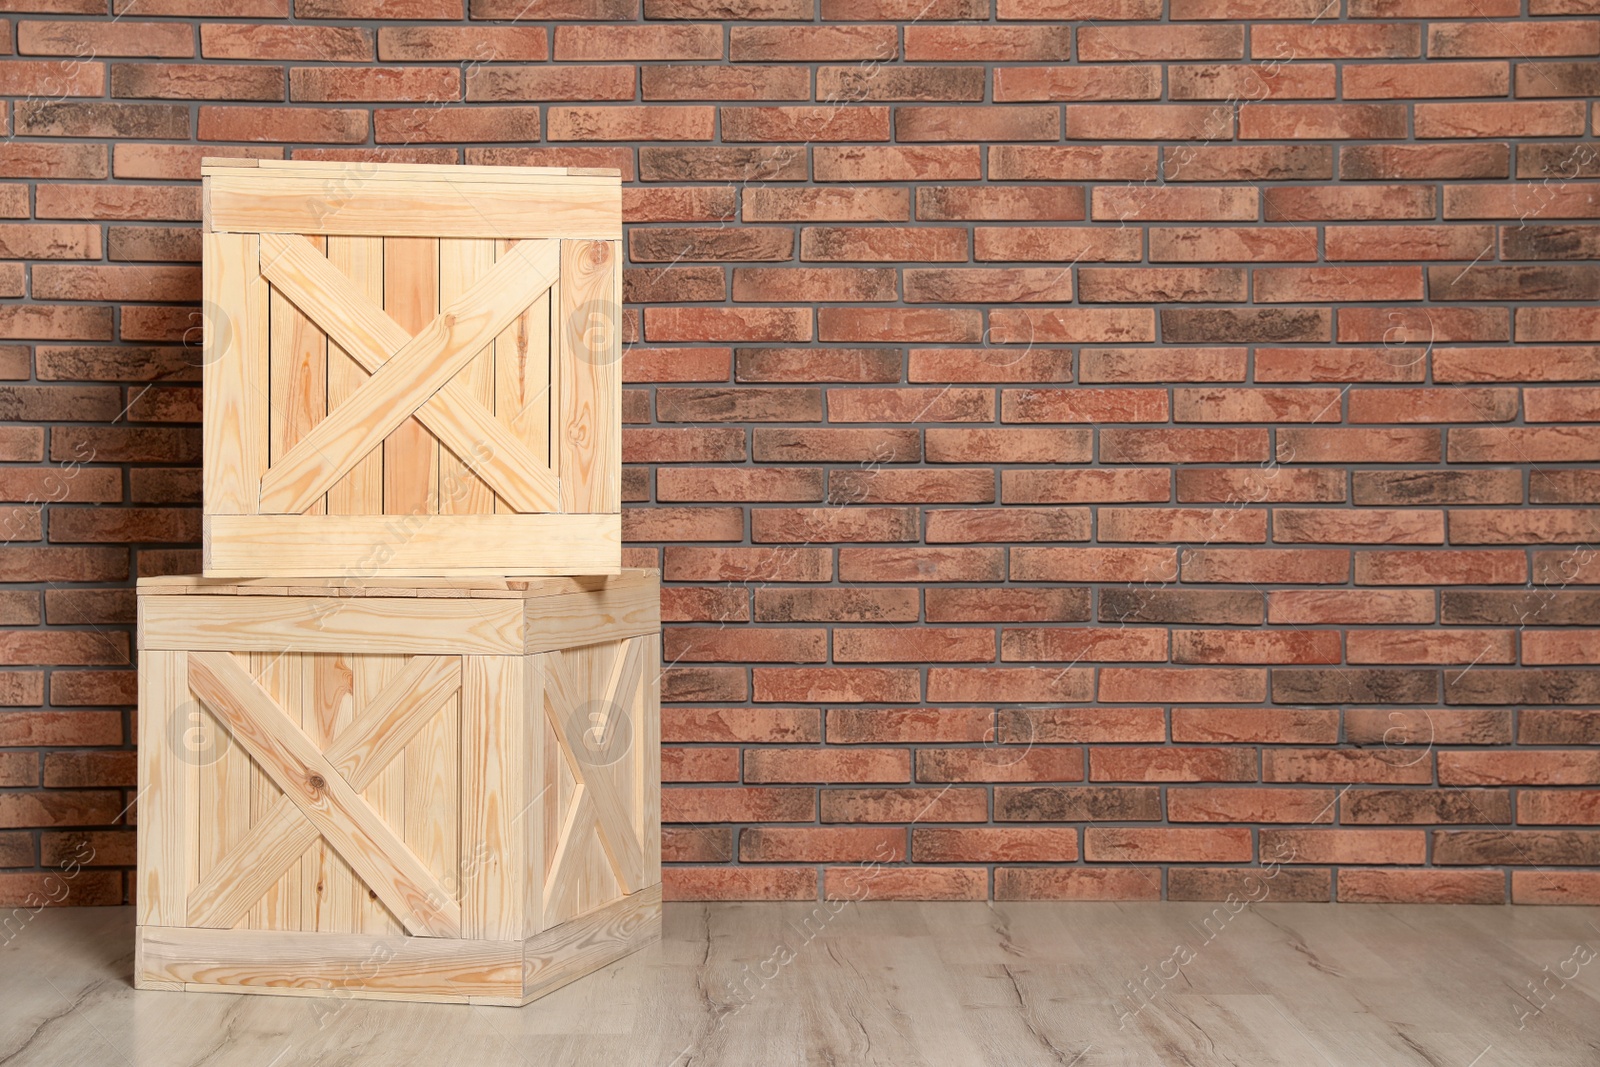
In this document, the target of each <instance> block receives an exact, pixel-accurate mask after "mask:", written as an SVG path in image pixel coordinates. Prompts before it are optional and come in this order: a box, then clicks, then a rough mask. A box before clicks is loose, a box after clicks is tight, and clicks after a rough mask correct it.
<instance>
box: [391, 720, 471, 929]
mask: <svg viewBox="0 0 1600 1067" xmlns="http://www.w3.org/2000/svg"><path fill="white" fill-rule="evenodd" d="M460 730H461V694H460V693H459V692H457V693H456V694H454V695H453V696H451V697H450V699H448V700H446V701H445V702H444V703H443V704H441V705H440V706H439V713H438V714H437V715H435V716H434V717H433V718H432V719H430V720H428V723H427V725H425V726H423V727H422V728H421V729H420V730H418V731H417V734H416V736H415V737H414V738H412V740H411V741H410V743H408V744H407V745H406V750H405V754H404V755H402V756H401V757H400V758H401V759H402V760H404V761H405V831H404V834H403V837H404V839H405V843H406V846H407V847H408V848H410V849H411V851H412V852H414V853H416V855H417V858H418V859H420V860H421V861H422V863H423V865H424V866H425V867H426V868H427V869H428V872H429V873H430V874H432V875H433V877H434V879H435V880H436V881H438V883H439V884H440V885H442V886H444V887H445V888H446V889H448V890H450V891H451V892H453V893H455V894H457V895H458V896H459V894H460V890H461V862H460V856H461V851H460V840H461V835H460V819H459V818H458V817H457V816H456V815H455V813H456V812H457V810H458V805H459V804H460V802H461V792H460V780H461V778H460V775H461V756H460V752H461V733H460ZM399 918H400V919H401V921H404V920H405V918H406V917H405V916H403V915H402V916H399Z"/></svg>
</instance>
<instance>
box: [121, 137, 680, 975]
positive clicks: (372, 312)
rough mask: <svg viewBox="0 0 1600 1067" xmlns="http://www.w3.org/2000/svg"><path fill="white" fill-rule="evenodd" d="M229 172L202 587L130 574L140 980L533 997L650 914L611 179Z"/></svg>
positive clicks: (212, 228) (212, 374) (647, 753)
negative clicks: (625, 546)
mask: <svg viewBox="0 0 1600 1067" xmlns="http://www.w3.org/2000/svg"><path fill="white" fill-rule="evenodd" d="M203 173H204V183H205V202H206V216H205V221H206V225H205V231H206V232H205V235H204V242H205V245H204V248H205V252H204V271H205V372H204V389H205V471H204V484H205V505H204V512H205V575H204V576H203V577H174V578H154V579H145V580H142V581H141V582H140V583H139V650H140V651H139V669H140V733H139V754H140V760H139V787H140V794H139V806H138V815H139V880H138V887H139V889H138V910H139V931H138V957H139V958H138V964H137V968H136V982H137V984H138V985H139V987H140V988H160V989H208V990H235V991H258V992H272V993H297V994H304V995H311V996H317V995H320V996H356V997H395V998H409V999H427V1000H457V1001H473V1002H481V1003H496V1004H520V1003H524V1002H525V1001H526V1000H528V999H531V998H533V997H536V996H539V995H541V994H542V993H544V992H548V991H549V990H550V989H552V988H555V987H556V986H559V985H561V984H564V983H565V982H568V981H571V980H572V979H574V978H577V977H581V976H582V975H583V974H586V973H588V972H590V971H592V970H594V969H596V968H597V967H600V966H603V965H605V964H606V963H609V962H611V961H612V960H614V959H616V958H618V957H620V956H621V955H623V954H625V953H627V952H630V951H632V950H633V949H635V948H637V947H639V946H640V945H642V944H645V943H648V942H649V941H650V940H653V939H654V938H655V937H656V936H658V934H659V928H660V845H659V839H660V812H659V796H660V781H659V779H660V774H659V743H658V736H659V693H658V688H657V684H656V679H657V677H658V666H657V645H658V640H659V630H660V611H659V580H658V575H657V574H656V572H653V571H623V570H622V568H621V566H620V560H621V546H620V540H621V531H620V511H621V506H620V482H621V469H620V439H621V422H620V402H621V383H620V369H621V368H620V355H621V353H620V331H619V325H620V321H619V320H620V310H621V280H620V279H621V270H620V264H621V255H620V248H619V242H620V238H621V202H620V184H619V179H618V177H617V176H616V174H615V173H614V172H596V171H587V170H568V169H545V168H539V169H534V168H513V167H430V166H412V165H383V164H342V163H309V162H279V161H268V160H262V161H254V160H215V161H207V163H206V164H205V166H204V168H203Z"/></svg>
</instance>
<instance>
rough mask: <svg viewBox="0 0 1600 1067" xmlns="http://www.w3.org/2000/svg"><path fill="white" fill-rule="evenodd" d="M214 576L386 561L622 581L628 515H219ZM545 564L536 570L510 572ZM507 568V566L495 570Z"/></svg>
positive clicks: (314, 570) (433, 568)
mask: <svg viewBox="0 0 1600 1067" xmlns="http://www.w3.org/2000/svg"><path fill="white" fill-rule="evenodd" d="M205 522H206V532H207V534H208V539H207V542H206V546H205V551H206V569H207V571H208V572H209V573H212V574H216V575H219V576H228V575H233V576H244V577H254V576H273V575H293V576H302V575H303V576H306V577H314V576H318V575H321V576H327V577H344V576H350V579H351V580H352V581H359V576H360V575H362V574H365V573H367V572H366V571H365V570H364V569H360V568H361V565H360V564H354V566H356V567H357V569H355V570H354V571H352V569H351V568H352V566H353V564H352V561H354V560H371V559H375V558H378V557H379V556H381V557H382V558H383V559H385V560H386V561H387V563H386V565H389V566H393V567H394V568H396V569H398V570H402V571H404V570H427V571H428V572H430V573H432V574H437V575H440V576H451V577H453V576H466V575H496V574H498V575H504V574H607V573H615V572H616V571H617V570H618V569H619V566H618V560H619V559H620V556H621V545H622V518H621V516H620V515H436V516H429V517H428V518H427V520H426V522H421V523H401V522H398V521H397V520H396V519H394V518H392V517H386V516H382V515H345V516H328V515H212V516H208V517H207V518H206V520H205ZM526 560H538V561H539V565H538V566H526V565H524V566H520V567H510V566H506V565H504V564H505V563H509V562H513V561H526ZM497 561H500V564H501V565H497Z"/></svg>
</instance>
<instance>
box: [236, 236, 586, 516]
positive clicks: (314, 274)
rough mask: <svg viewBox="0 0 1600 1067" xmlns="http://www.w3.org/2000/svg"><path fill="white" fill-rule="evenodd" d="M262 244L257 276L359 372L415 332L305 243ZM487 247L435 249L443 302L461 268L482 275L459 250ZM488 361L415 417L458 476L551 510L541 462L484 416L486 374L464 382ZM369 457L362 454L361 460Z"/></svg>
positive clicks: (458, 289) (526, 506)
mask: <svg viewBox="0 0 1600 1067" xmlns="http://www.w3.org/2000/svg"><path fill="white" fill-rule="evenodd" d="M262 242H263V247H264V248H266V249H267V252H268V253H269V255H267V256H266V258H265V259H264V262H265V264H266V266H265V267H264V273H265V275H266V277H267V279H268V280H269V281H270V282H271V283H272V284H273V286H274V287H275V290H276V291H281V292H283V293H285V294H287V295H288V296H289V297H290V298H291V299H292V300H293V301H294V302H295V303H296V304H297V305H298V306H300V307H302V308H306V309H308V311H309V312H310V313H311V314H312V316H313V317H314V318H315V319H316V321H317V322H319V323H322V324H324V328H325V329H327V331H328V333H329V334H330V336H331V337H332V338H333V339H334V340H335V341H336V342H337V343H338V344H340V345H342V346H343V347H342V351H345V352H348V353H349V354H350V356H351V358H353V359H355V360H356V361H357V362H358V363H359V365H360V367H361V368H362V369H363V370H365V371H367V372H374V371H377V370H378V368H380V367H382V366H383V365H384V363H385V362H387V361H388V360H389V359H390V358H391V357H392V356H393V355H394V354H395V353H396V352H398V351H400V350H401V349H403V348H405V347H406V345H407V344H409V343H410V342H411V340H412V336H413V332H414V331H412V330H407V329H405V328H403V327H402V326H401V325H400V324H399V323H398V322H396V321H395V319H394V318H392V317H391V316H390V315H389V314H388V313H386V312H385V311H384V309H383V308H382V307H381V306H379V303H380V302H379V301H374V300H371V299H369V298H367V297H366V296H365V295H364V294H363V293H361V292H360V291H358V290H357V289H356V287H355V285H354V284H353V283H352V282H350V281H348V280H346V279H345V278H343V277H341V276H339V275H338V274H337V273H336V272H334V271H333V270H332V269H331V265H330V264H327V263H324V262H322V261H321V259H320V257H318V256H317V255H315V253H314V251H313V250H312V249H311V248H310V246H309V245H308V244H307V243H306V242H305V241H304V240H302V239H300V238H298V237H292V236H285V235H282V234H263V235H262ZM542 243H544V244H547V245H549V246H550V249H549V254H551V255H553V254H554V252H555V247H554V246H555V245H556V242H553V241H552V242H542ZM490 247H491V246H490V244H489V243H486V242H481V241H477V242H475V241H445V242H441V243H440V248H441V253H440V254H441V256H443V255H444V254H445V253H444V252H443V251H442V250H443V249H446V248H448V249H452V252H451V255H450V259H449V261H448V262H445V261H444V260H441V263H440V277H439V284H440V287H441V292H443V293H445V294H446V299H447V300H459V299H460V298H461V297H462V296H464V295H465V293H466V292H467V291H470V288H471V287H470V286H465V287H463V283H462V282H461V281H459V280H456V279H457V276H458V275H459V274H460V272H461V271H462V270H463V269H467V268H470V269H472V270H473V271H474V273H473V276H472V280H473V281H476V280H478V278H479V277H481V274H482V273H483V270H480V269H479V267H478V266H477V265H474V264H473V262H472V257H470V256H467V255H466V251H465V250H470V249H472V248H479V249H483V250H487V249H489V248H490ZM484 269H486V267H485V268H484ZM546 299H547V294H541V296H540V297H539V300H541V301H543V300H546ZM514 325H515V324H513V326H514ZM488 358H492V353H490V354H488V355H486V354H483V353H480V354H479V356H478V357H476V358H475V359H474V360H473V362H472V363H470V364H468V366H467V368H466V369H464V370H463V371H461V372H460V373H458V374H457V376H456V378H454V379H452V380H451V381H449V382H448V383H446V384H445V385H444V386H443V387H442V388H441V389H440V391H439V392H438V393H437V394H435V395H434V396H432V397H431V398H429V399H428V400H427V401H426V403H424V404H423V405H422V407H421V408H419V409H418V411H417V418H418V419H419V420H420V421H421V422H422V423H423V425H424V426H425V427H426V428H427V430H428V431H429V432H430V433H432V434H434V435H435V436H436V437H437V438H438V441H439V443H440V444H442V445H444V446H445V447H446V448H448V449H450V450H451V451H452V453H453V455H454V458H453V460H452V462H453V463H454V464H456V467H458V468H460V470H461V472H462V473H463V474H466V473H467V472H468V470H469V469H470V471H471V472H474V473H472V474H471V476H472V477H479V476H481V477H485V478H489V479H490V480H491V481H492V482H493V484H494V486H495V487H496V488H497V489H498V491H499V492H500V493H501V494H502V495H504V496H506V497H507V498H508V499H509V501H510V502H511V504H512V505H513V506H514V510H517V511H555V510H557V508H558V507H559V494H558V489H557V485H556V479H555V475H554V474H553V473H551V471H550V470H549V463H548V460H547V459H545V458H541V456H538V455H535V453H534V452H533V451H532V450H530V449H529V448H527V447H526V446H525V445H523V444H522V442H521V441H520V440H518V439H517V437H515V436H514V435H513V434H512V433H511V432H510V430H508V429H507V428H506V427H504V426H502V425H501V424H500V423H499V422H497V421H496V420H495V417H494V416H492V415H491V414H490V411H489V409H490V408H491V407H492V406H493V398H492V396H488V397H486V396H485V395H484V394H485V393H490V392H492V389H493V381H492V374H491V373H490V371H491V370H492V368H491V369H486V370H484V371H483V372H482V380H481V383H480V382H479V381H478V380H477V379H473V378H464V377H463V375H466V374H467V373H468V372H469V371H471V370H472V369H473V367H475V366H477V365H478V364H479V363H481V362H483V361H484V360H485V359H488ZM371 455H372V454H371V453H369V455H368V458H371ZM450 469H455V468H450ZM442 486H443V483H442V482H441V487H442ZM489 503H490V501H489V500H488V499H487V498H485V497H481V496H478V497H474V496H472V495H471V493H470V492H467V493H463V494H458V495H455V499H454V501H453V502H452V504H451V505H450V508H449V509H447V510H451V511H454V512H458V513H459V512H464V511H468V510H469V509H468V507H467V506H466V505H469V504H470V505H472V506H473V509H475V510H476V511H480V512H487V511H490V510H492V509H491V508H490V507H489V506H488V505H489Z"/></svg>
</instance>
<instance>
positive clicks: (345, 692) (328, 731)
mask: <svg viewBox="0 0 1600 1067" xmlns="http://www.w3.org/2000/svg"><path fill="white" fill-rule="evenodd" d="M301 676H302V679H303V684H304V686H305V698H304V699H305V718H304V723H305V731H306V734H307V735H308V736H309V737H310V738H311V740H312V741H313V742H315V743H316V745H317V747H318V748H320V749H323V750H324V751H326V750H327V748H328V746H329V745H330V744H332V742H333V739H334V738H335V737H337V736H338V733H339V730H340V729H341V728H342V727H344V726H346V725H348V724H349V723H350V721H351V720H352V719H354V718H355V706H354V691H353V690H354V684H353V679H352V677H351V671H350V661H349V657H348V656H343V655H337V654H330V653H325V652H318V653H309V654H307V655H306V656H305V667H304V670H303V671H302V675H301ZM309 855H310V856H311V857H312V859H313V868H312V875H311V876H310V881H311V884H310V886H309V887H308V888H305V889H303V890H302V897H301V899H302V900H306V899H311V900H315V901H316V902H317V909H316V912H315V914H314V916H307V917H306V920H307V921H306V922H305V928H306V929H308V930H309V929H315V930H318V931H322V932H325V933H327V932H331V933H341V934H346V933H356V932H357V925H356V876H355V872H354V871H352V870H351V869H350V865H349V864H348V863H346V862H345V861H344V859H343V858H341V857H340V855H339V854H338V853H337V852H335V851H334V850H333V849H332V848H331V847H329V845H328V843H327V842H326V841H318V842H317V843H316V845H315V846H313V848H312V849H311V852H310V853H309ZM313 919H314V923H313V922H312V920H313Z"/></svg>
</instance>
